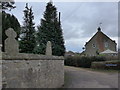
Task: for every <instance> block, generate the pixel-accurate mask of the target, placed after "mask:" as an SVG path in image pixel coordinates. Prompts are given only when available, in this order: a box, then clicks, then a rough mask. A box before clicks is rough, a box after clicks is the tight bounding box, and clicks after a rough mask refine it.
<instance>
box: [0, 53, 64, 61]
mask: <svg viewBox="0 0 120 90" xmlns="http://www.w3.org/2000/svg"><path fill="white" fill-rule="evenodd" d="M1 59H2V60H64V57H63V56H52V55H38V54H25V53H16V54H13V55H11V54H8V53H5V52H2V58H0V60H1Z"/></svg>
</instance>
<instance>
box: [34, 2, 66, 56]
mask: <svg viewBox="0 0 120 90" xmlns="http://www.w3.org/2000/svg"><path fill="white" fill-rule="evenodd" d="M37 41H38V43H37V46H36V48H35V52H36V53H41V54H45V48H46V43H47V41H51V42H52V51H53V55H57V56H63V55H64V53H65V46H64V39H63V35H62V28H61V24H60V22H59V20H58V17H57V9H56V7H55V6H54V5H53V4H52V2H48V3H47V6H46V10H45V12H44V18H43V19H41V25H40V26H38V33H37Z"/></svg>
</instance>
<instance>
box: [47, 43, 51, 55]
mask: <svg viewBox="0 0 120 90" xmlns="http://www.w3.org/2000/svg"><path fill="white" fill-rule="evenodd" d="M46 55H49V56H50V55H52V46H51V42H50V41H48V42H47V47H46Z"/></svg>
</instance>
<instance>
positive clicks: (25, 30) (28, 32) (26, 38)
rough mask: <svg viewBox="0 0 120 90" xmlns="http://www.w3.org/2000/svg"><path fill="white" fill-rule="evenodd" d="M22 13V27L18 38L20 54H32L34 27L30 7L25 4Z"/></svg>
mask: <svg viewBox="0 0 120 90" xmlns="http://www.w3.org/2000/svg"><path fill="white" fill-rule="evenodd" d="M23 12H24V24H23V27H22V32H21V38H20V52H22V53H33V50H34V47H35V42H36V41H35V27H34V22H33V20H34V15H33V11H32V7H31V8H29V7H28V4H26V7H25V10H24V11H23Z"/></svg>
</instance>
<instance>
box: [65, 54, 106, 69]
mask: <svg viewBox="0 0 120 90" xmlns="http://www.w3.org/2000/svg"><path fill="white" fill-rule="evenodd" d="M105 60H106V59H105V58H104V57H101V56H93V57H81V56H68V57H65V65H68V66H77V67H84V68H90V67H91V63H92V62H94V61H97V62H100V61H105Z"/></svg>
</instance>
